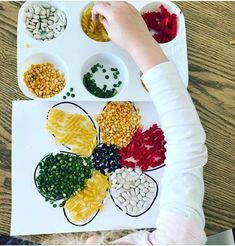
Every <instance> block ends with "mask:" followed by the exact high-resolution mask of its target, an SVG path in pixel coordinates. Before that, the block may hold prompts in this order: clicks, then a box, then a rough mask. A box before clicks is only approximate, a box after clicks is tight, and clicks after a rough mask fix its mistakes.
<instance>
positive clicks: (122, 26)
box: [92, 1, 167, 72]
mask: <svg viewBox="0 0 235 246" xmlns="http://www.w3.org/2000/svg"><path fill="white" fill-rule="evenodd" d="M99 14H100V15H102V16H103V17H104V19H103V20H101V22H102V24H103V25H104V27H105V29H106V30H107V32H108V35H109V37H110V39H111V40H112V41H113V42H115V43H116V44H117V45H118V46H120V47H121V48H123V49H125V50H126V51H127V52H129V53H130V55H131V56H132V57H133V59H134V60H135V62H136V63H137V65H138V66H139V67H140V69H141V70H142V71H143V72H145V71H146V70H148V69H149V68H151V67H153V66H155V65H157V64H159V63H162V62H164V61H166V60H167V59H166V57H165V55H164V53H163V52H162V50H161V48H160V46H159V45H158V43H157V42H156V41H155V40H154V39H153V38H152V36H151V34H150V33H149V30H148V28H147V26H146V24H145V22H144V20H143V18H142V16H141V15H140V13H139V12H138V11H137V10H136V9H135V8H134V7H133V6H132V5H131V4H129V3H126V2H123V1H120V2H119V1H110V2H108V1H105V2H95V5H94V7H93V11H92V17H93V19H96V18H97V16H98V15H99Z"/></svg>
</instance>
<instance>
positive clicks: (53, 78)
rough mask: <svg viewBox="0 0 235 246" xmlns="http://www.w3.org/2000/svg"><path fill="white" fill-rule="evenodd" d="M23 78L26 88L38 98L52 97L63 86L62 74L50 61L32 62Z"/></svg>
mask: <svg viewBox="0 0 235 246" xmlns="http://www.w3.org/2000/svg"><path fill="white" fill-rule="evenodd" d="M23 79H24V82H25V84H26V86H27V87H28V89H29V90H30V91H31V92H32V93H33V94H34V95H36V96H37V97H40V98H50V97H53V96H55V95H57V94H58V93H59V92H61V91H62V90H63V89H64V87H65V78H64V74H62V73H60V72H59V71H58V70H57V69H56V68H55V67H54V65H53V64H51V63H42V64H32V65H31V66H30V67H29V69H28V70H27V71H26V72H25V73H24V75H23Z"/></svg>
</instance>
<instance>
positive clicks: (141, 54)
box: [127, 36, 167, 73]
mask: <svg viewBox="0 0 235 246" xmlns="http://www.w3.org/2000/svg"><path fill="white" fill-rule="evenodd" d="M127 51H128V52H129V54H130V55H131V56H132V58H133V59H134V61H135V62H136V63H137V65H138V66H139V68H140V70H141V71H142V72H143V73H144V72H146V71H147V70H149V69H150V68H152V67H154V66H155V65H158V64H160V63H163V62H166V61H167V57H166V56H165V54H164V52H163V51H162V49H161V47H160V45H159V44H158V43H157V42H156V41H155V40H154V39H153V38H152V37H151V36H149V37H147V38H145V39H144V40H141V39H138V40H137V41H136V42H134V43H132V45H131V46H130V47H128V48H127Z"/></svg>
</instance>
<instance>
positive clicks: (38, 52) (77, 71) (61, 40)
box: [17, 1, 188, 101]
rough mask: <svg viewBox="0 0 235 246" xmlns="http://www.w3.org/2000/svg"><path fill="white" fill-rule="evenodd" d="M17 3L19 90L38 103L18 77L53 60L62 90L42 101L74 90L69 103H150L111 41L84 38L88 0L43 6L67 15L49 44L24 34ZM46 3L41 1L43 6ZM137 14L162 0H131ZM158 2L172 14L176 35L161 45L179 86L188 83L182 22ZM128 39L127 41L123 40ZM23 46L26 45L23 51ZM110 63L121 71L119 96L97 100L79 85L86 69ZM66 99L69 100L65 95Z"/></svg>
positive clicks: (133, 70)
mask: <svg viewBox="0 0 235 246" xmlns="http://www.w3.org/2000/svg"><path fill="white" fill-rule="evenodd" d="M35 3H39V2H33V3H32V2H26V3H24V4H23V5H22V7H21V9H20V11H19V16H18V29H17V70H18V83H19V87H20V89H21V90H22V92H23V93H24V94H25V95H26V96H27V97H29V98H32V99H40V98H38V97H36V96H35V95H33V94H32V93H31V92H30V91H29V90H28V88H27V87H26V85H25V83H24V81H23V73H24V72H25V71H26V70H27V69H28V68H29V66H30V65H31V64H36V63H43V62H52V63H53V64H54V65H55V67H56V68H58V69H59V70H60V71H61V72H63V73H64V74H65V79H66V85H65V88H64V89H63V90H62V91H61V92H60V93H59V94H57V95H56V96H54V97H52V98H49V99H42V100H53V101H58V100H63V96H65V95H66V93H67V92H68V91H69V89H70V88H73V89H74V94H75V97H74V98H73V101H84V100H86V101H98V100H101V101H103V100H104V101H109V100H112V101H128V100H129V101H151V98H150V96H149V93H148V92H147V91H146V90H145V89H144V87H143V85H142V84H141V79H140V77H141V72H140V70H139V69H138V67H137V65H136V64H135V62H134V61H133V60H132V58H131V57H130V56H129V55H128V54H127V53H126V52H125V51H123V50H121V49H120V48H119V47H117V46H116V45H115V44H114V43H113V42H112V41H110V42H97V41H94V40H93V39H91V38H89V37H88V36H87V35H86V34H85V33H84V32H83V30H82V27H81V21H80V20H81V14H82V11H83V9H84V8H85V7H86V6H87V5H88V4H89V3H90V2H88V1H82V2H80V1H77V2H75V1H61V2H48V3H49V4H50V5H52V6H54V7H56V8H58V9H60V10H62V11H64V12H65V14H66V18H67V27H66V29H65V31H64V32H63V33H62V34H61V35H59V36H58V37H57V38H55V39H53V40H50V41H41V40H36V39H34V38H32V37H31V36H30V34H29V33H28V32H27V31H26V27H25V23H24V21H23V16H24V12H25V9H26V8H27V5H28V4H35ZM44 3H45V2H44ZM131 3H132V4H133V5H134V6H135V7H136V8H137V9H138V10H139V11H140V12H146V11H149V10H155V11H156V9H157V7H159V6H160V5H161V2H151V1H131ZM162 4H163V5H164V6H165V7H166V8H167V9H168V10H169V12H171V13H175V14H176V15H177V20H178V33H177V36H176V37H175V39H173V40H172V41H171V42H169V43H165V44H161V47H162V49H163V50H164V52H165V54H166V55H167V57H168V58H169V59H170V60H172V61H173V62H174V63H175V64H176V66H177V69H178V71H179V73H180V76H181V78H182V80H183V82H184V84H185V85H186V86H187V85H188V61H187V45H186V31H185V21H184V16H183V14H182V12H181V10H180V9H179V8H178V7H177V6H176V5H175V4H174V3H172V2H165V1H163V2H162ZM123 38H125V37H123ZM127 41H128V40H127ZM27 46H28V47H27ZM107 62H108V63H110V65H113V66H114V67H117V68H118V69H119V71H120V80H122V82H123V85H122V86H121V88H120V91H119V93H118V94H116V95H115V96H114V97H112V98H108V99H102V98H99V97H96V96H94V95H92V94H90V93H89V92H88V91H87V89H86V88H85V86H84V85H83V82H82V81H83V75H84V74H85V73H87V72H88V71H89V69H90V67H91V66H93V65H95V64H97V63H101V64H106V63H107ZM67 99H69V97H67Z"/></svg>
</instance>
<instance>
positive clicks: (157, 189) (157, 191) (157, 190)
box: [109, 173, 159, 217]
mask: <svg viewBox="0 0 235 246" xmlns="http://www.w3.org/2000/svg"><path fill="white" fill-rule="evenodd" d="M144 174H145V175H146V176H148V177H149V178H150V179H152V180H153V181H154V183H155V184H156V194H155V196H154V198H153V201H152V202H151V204H150V206H149V207H148V209H146V210H145V211H144V212H142V213H141V214H138V215H131V214H128V213H125V214H126V215H128V216H130V217H140V216H141V215H143V214H145V213H146V212H148V211H149V210H150V208H151V207H152V206H153V204H154V202H155V200H156V198H157V196H158V193H159V188H158V183H157V181H156V180H155V179H154V178H152V177H151V176H150V175H148V174H147V173H144ZM109 195H110V197H111V199H112V201H113V203H114V204H115V205H116V206H117V207H118V208H119V209H120V210H121V211H122V212H123V210H122V208H121V207H120V206H118V205H117V204H116V203H115V201H114V198H113V196H112V194H111V188H110V189H109Z"/></svg>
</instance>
